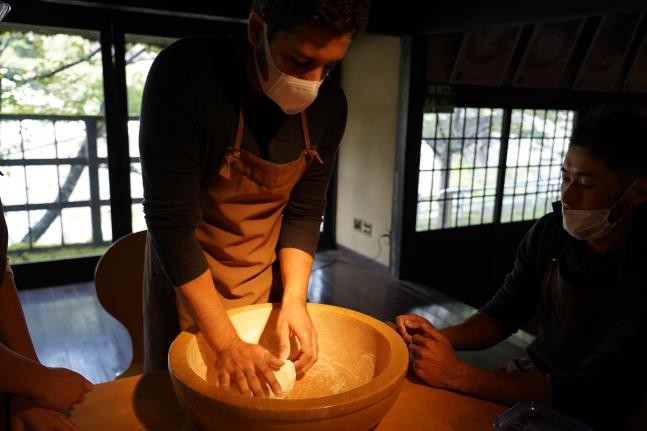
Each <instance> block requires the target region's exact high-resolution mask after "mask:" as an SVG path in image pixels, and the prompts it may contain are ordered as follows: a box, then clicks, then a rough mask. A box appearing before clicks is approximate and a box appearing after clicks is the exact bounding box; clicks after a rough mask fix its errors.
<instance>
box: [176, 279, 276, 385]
mask: <svg viewBox="0 0 647 431" xmlns="http://www.w3.org/2000/svg"><path fill="white" fill-rule="evenodd" d="M177 291H178V292H179V294H180V298H181V300H182V302H183V303H184V305H185V306H186V307H187V309H188V311H189V313H190V314H191V317H193V320H194V321H195V323H196V324H197V325H198V328H200V331H201V332H202V334H203V335H204V336H205V338H206V340H207V343H209V345H210V347H211V348H212V349H213V350H214V352H215V353H216V368H217V369H218V370H219V373H218V384H219V385H220V386H221V387H223V388H225V389H229V387H230V385H234V386H236V387H237V388H238V390H239V391H240V392H241V393H242V394H243V395H250V394H253V395H254V396H257V397H264V396H265V387H264V384H263V383H264V382H263V380H264V381H266V382H267V383H268V384H269V385H270V386H271V388H272V391H273V392H274V393H275V394H276V395H279V394H280V393H281V386H280V385H279V383H278V382H277V381H276V378H275V377H274V374H273V373H272V369H278V368H280V367H281V365H282V361H280V360H279V359H278V358H276V357H274V356H273V355H271V354H269V353H267V352H266V351H265V349H264V348H263V347H261V346H259V345H257V344H248V343H245V342H243V341H242V340H241V339H240V337H239V336H238V334H237V333H236V329H235V328H234V326H233V324H232V323H231V320H230V319H229V316H228V315H227V311H226V310H225V306H224V304H223V302H222V299H221V298H220V295H219V294H218V291H217V290H216V288H215V286H214V284H213V278H212V276H211V271H210V270H209V269H207V270H206V271H205V272H203V273H202V274H200V275H199V276H198V277H197V278H195V279H193V280H191V281H188V282H186V283H184V284H182V285H180V286H178V287H177ZM259 377H260V379H259Z"/></svg>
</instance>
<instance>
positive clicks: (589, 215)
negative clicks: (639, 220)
mask: <svg viewBox="0 0 647 431" xmlns="http://www.w3.org/2000/svg"><path fill="white" fill-rule="evenodd" d="M633 185H634V183H632V184H631V185H630V186H629V188H628V189H627V191H626V192H624V194H623V195H622V196H620V199H618V200H617V201H616V203H614V204H613V205H611V208H608V209H607V208H603V209H599V210H567V209H564V207H563V206H562V226H564V229H565V230H566V232H568V233H569V234H570V235H571V236H572V237H574V238H576V239H579V240H593V239H599V238H602V237H603V236H605V235H607V234H608V233H609V232H611V231H612V230H613V228H614V227H616V225H617V224H618V223H620V222H621V221H622V219H623V217H624V216H625V215H627V213H628V212H629V211H631V207H629V208H627V210H626V211H625V212H624V213H623V214H622V215H621V216H620V217H619V218H618V220H616V221H614V222H613V223H611V222H610V221H609V214H610V213H611V210H612V209H613V208H614V207H615V206H616V205H618V204H619V203H620V202H621V201H622V200H623V199H624V198H625V196H627V194H629V191H630V190H631V188H632V187H633Z"/></svg>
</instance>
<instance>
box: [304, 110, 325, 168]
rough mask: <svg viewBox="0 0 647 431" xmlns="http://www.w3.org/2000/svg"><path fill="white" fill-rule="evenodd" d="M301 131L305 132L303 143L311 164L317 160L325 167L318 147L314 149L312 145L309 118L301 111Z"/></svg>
mask: <svg viewBox="0 0 647 431" xmlns="http://www.w3.org/2000/svg"><path fill="white" fill-rule="evenodd" d="M301 130H302V131H303V141H304V142H305V145H306V148H305V152H306V154H307V155H308V156H309V157H310V162H312V160H313V159H317V161H319V163H321V164H322V165H323V160H321V156H319V152H318V151H317V147H316V146H315V147H313V146H312V145H311V144H310V128H309V127H308V117H307V116H306V111H305V110H304V111H301Z"/></svg>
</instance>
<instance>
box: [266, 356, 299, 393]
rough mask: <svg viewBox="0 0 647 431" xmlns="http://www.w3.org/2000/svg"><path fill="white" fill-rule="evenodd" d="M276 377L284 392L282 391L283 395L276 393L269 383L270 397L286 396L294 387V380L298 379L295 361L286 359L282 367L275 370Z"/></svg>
mask: <svg viewBox="0 0 647 431" xmlns="http://www.w3.org/2000/svg"><path fill="white" fill-rule="evenodd" d="M274 377H276V380H277V381H278V382H279V385H280V386H281V390H282V391H283V392H281V395H275V394H274V392H272V389H270V387H269V385H268V388H267V389H268V391H269V397H270V398H285V397H286V396H287V395H288V394H289V393H290V391H291V390H292V388H293V387H294V381H295V380H296V379H297V371H296V369H295V368H294V362H292V361H290V360H288V359H284V360H283V365H281V368H279V369H278V370H276V371H274Z"/></svg>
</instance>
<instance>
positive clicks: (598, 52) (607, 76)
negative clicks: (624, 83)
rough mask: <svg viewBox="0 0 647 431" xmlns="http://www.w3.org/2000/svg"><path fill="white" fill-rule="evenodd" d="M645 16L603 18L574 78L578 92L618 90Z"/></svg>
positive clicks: (624, 15)
mask: <svg viewBox="0 0 647 431" xmlns="http://www.w3.org/2000/svg"><path fill="white" fill-rule="evenodd" d="M642 15H643V14H642V13H630V14H622V15H607V16H604V17H602V20H601V21H600V24H599V26H598V29H597V31H596V33H595V36H594V37H593V41H592V42H591V45H590V47H589V50H588V52H587V53H586V56H585V57H584V61H583V62H582V67H581V68H580V70H579V71H578V74H577V77H576V78H575V84H574V88H575V89H577V90H588V91H610V90H613V89H614V88H615V87H616V85H617V83H618V79H619V75H620V71H621V70H622V66H623V64H624V61H625V58H626V57H627V51H628V49H629V46H630V45H631V42H632V40H633V39H634V37H635V35H636V32H637V31H638V25H639V24H640V21H641V18H642Z"/></svg>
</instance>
